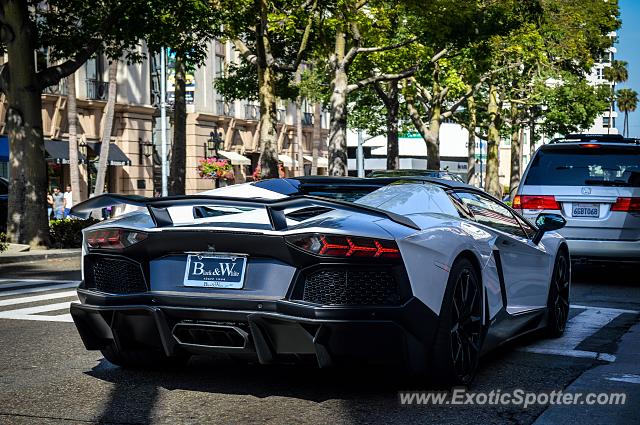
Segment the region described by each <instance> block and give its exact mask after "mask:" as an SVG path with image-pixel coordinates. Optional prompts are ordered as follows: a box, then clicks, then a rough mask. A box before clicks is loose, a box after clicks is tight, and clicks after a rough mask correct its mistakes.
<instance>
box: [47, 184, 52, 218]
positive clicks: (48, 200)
mask: <svg viewBox="0 0 640 425" xmlns="http://www.w3.org/2000/svg"><path fill="white" fill-rule="evenodd" d="M52 212H53V196H51V193H49V191H47V220H51V213H52Z"/></svg>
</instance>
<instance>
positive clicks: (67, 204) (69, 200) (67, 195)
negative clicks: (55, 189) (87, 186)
mask: <svg viewBox="0 0 640 425" xmlns="http://www.w3.org/2000/svg"><path fill="white" fill-rule="evenodd" d="M72 207H73V194H72V193H71V186H69V185H67V191H66V192H64V218H69V213H70V212H71V208H72Z"/></svg>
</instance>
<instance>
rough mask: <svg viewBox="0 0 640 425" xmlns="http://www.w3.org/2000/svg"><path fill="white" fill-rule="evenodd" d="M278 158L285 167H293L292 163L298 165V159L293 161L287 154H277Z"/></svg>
mask: <svg viewBox="0 0 640 425" xmlns="http://www.w3.org/2000/svg"><path fill="white" fill-rule="evenodd" d="M278 160H279V161H282V165H284V166H285V167H293V166H294V164H295V165H298V161H294V160H293V158H291V157H290V156H289V155H285V154H280V155H278Z"/></svg>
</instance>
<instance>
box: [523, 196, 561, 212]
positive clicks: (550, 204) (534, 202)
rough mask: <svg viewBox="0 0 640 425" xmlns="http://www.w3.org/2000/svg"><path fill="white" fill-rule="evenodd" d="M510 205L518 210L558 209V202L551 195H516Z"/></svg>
mask: <svg viewBox="0 0 640 425" xmlns="http://www.w3.org/2000/svg"><path fill="white" fill-rule="evenodd" d="M512 207H513V209H518V210H523V209H524V210H559V209H560V204H559V203H558V201H556V198H555V197H554V196H553V195H516V196H515V197H514V198H513V203H512Z"/></svg>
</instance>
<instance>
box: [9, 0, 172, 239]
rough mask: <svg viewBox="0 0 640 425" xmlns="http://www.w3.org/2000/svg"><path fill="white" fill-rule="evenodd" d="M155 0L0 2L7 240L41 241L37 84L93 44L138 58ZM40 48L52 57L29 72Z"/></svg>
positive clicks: (67, 68) (44, 225)
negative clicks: (7, 154)
mask: <svg viewBox="0 0 640 425" xmlns="http://www.w3.org/2000/svg"><path fill="white" fill-rule="evenodd" d="M154 1H156V0H152V1H150V2H126V1H117V2H97V3H96V2H87V1H84V0H64V1H62V0H50V1H48V2H47V3H33V2H27V1H17V0H1V1H0V23H1V25H2V31H1V32H0V46H1V48H2V50H4V51H6V53H7V55H8V59H9V60H8V62H7V63H5V64H3V65H2V69H1V71H0V90H2V92H3V93H5V95H6V97H7V101H8V104H9V105H8V106H9V108H8V112H7V118H6V120H7V129H8V135H9V140H10V171H9V175H10V179H11V182H10V185H9V220H8V235H9V237H10V238H11V240H12V241H13V242H17V243H25V244H30V245H32V246H38V245H43V244H46V242H47V240H48V221H47V217H46V215H47V213H46V202H44V201H43V197H44V193H45V190H46V180H47V175H46V166H45V159H44V141H43V133H42V99H41V93H42V90H43V89H44V88H46V87H48V86H51V85H55V84H58V82H59V81H60V79H62V78H65V77H67V76H69V75H70V74H71V73H73V72H74V71H75V70H76V69H78V68H79V67H80V66H81V65H82V64H83V63H84V62H85V61H86V60H87V59H88V58H90V57H91V56H92V55H93V54H94V53H95V52H96V51H97V50H98V49H103V51H104V52H105V53H106V54H107V56H109V57H111V58H118V57H120V56H122V55H123V54H125V55H126V56H127V57H128V58H129V59H131V60H135V59H136V58H138V56H137V55H136V50H135V48H136V47H137V45H138V43H139V39H140V37H141V36H142V35H144V33H145V32H146V31H147V29H148V27H147V23H148V22H149V17H150V16H151V15H152V13H153V10H154V8H153V3H154ZM157 1H160V0H157ZM40 49H46V50H47V51H48V52H49V56H50V58H51V61H52V62H51V65H49V66H48V67H46V68H44V69H41V70H39V71H38V72H36V67H35V61H34V51H35V50H40Z"/></svg>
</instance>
